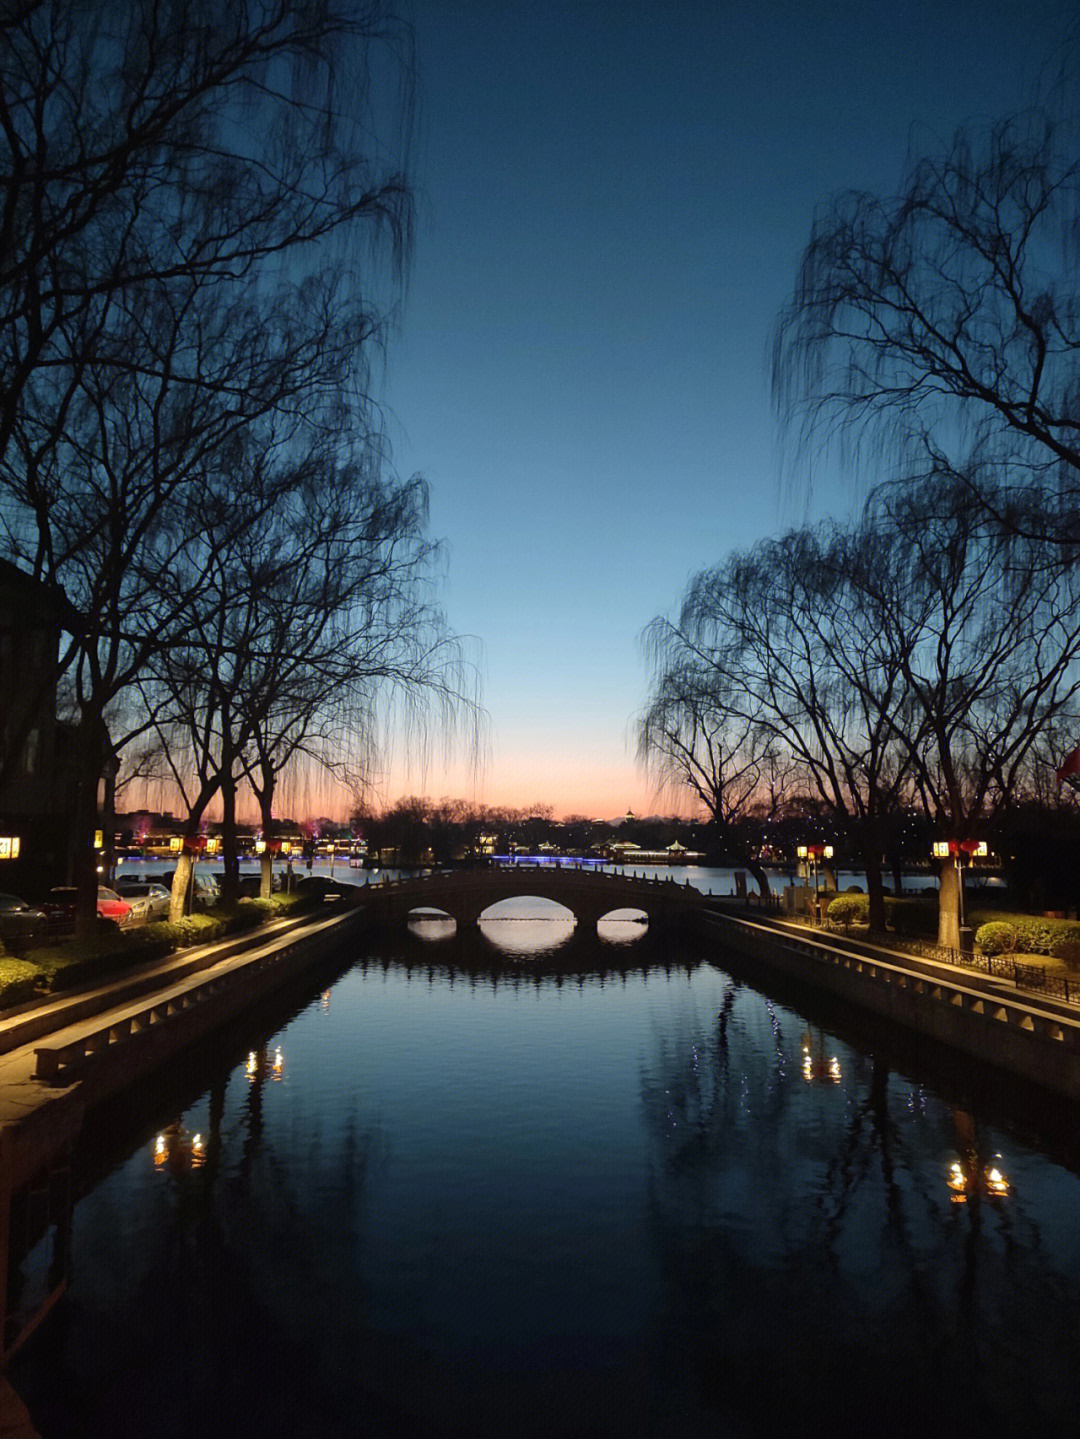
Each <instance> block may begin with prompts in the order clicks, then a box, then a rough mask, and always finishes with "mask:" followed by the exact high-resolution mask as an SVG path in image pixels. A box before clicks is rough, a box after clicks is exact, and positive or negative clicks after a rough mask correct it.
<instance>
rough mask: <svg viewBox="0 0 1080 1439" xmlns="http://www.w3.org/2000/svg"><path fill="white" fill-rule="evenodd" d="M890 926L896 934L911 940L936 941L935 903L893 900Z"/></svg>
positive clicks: (915, 900) (936, 915) (936, 919)
mask: <svg viewBox="0 0 1080 1439" xmlns="http://www.w3.org/2000/svg"><path fill="white" fill-rule="evenodd" d="M891 909H892V926H893V929H894V930H895V931H896V933H897V934H900V935H906V936H908V937H909V938H913V939H928V938H929V939H936V937H937V931H938V907H937V901H936V900H934V901H932V902H931V901H929V900H925V899H894V900H893V902H892V906H891Z"/></svg>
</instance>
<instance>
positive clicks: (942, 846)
mask: <svg viewBox="0 0 1080 1439" xmlns="http://www.w3.org/2000/svg"><path fill="white" fill-rule="evenodd" d="M987 853H988V850H987V848H986V841H985V840H978V839H939V840H935V841H934V858H935V859H951V860H952V862H953V865H954V866H955V868H956V908H957V919H958V931H959V939H960V949H961V951H962V952H963V953H964V954H970V953H971V952H972V949H973V944H972V933H971V929H970V928H969V926H968V922H967V915H966V914H965V912H964V860H965V859H966V860H968V862H969V863H970V861H971V860H973V859H975V858H976V857H978V858H980V859H981V858H983V857H984V856H985V855H986V854H987Z"/></svg>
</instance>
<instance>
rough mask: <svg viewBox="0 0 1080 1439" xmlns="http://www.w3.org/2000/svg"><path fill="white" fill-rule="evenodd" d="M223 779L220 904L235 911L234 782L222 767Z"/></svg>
mask: <svg viewBox="0 0 1080 1439" xmlns="http://www.w3.org/2000/svg"><path fill="white" fill-rule="evenodd" d="M222 768H223V771H224V774H225V778H224V779H223V780H222V784H221V806H222V809H221V850H222V859H223V861H224V865H223V870H222V875H221V902H222V904H223V905H224V906H225V907H226V908H227V909H235V908H236V903H237V900H239V898H240V856H239V854H238V853H237V850H236V782H235V781H234V780H233V778H232V775H231V773H230V772H229V770H228V769H225V766H224V764H223V766H222Z"/></svg>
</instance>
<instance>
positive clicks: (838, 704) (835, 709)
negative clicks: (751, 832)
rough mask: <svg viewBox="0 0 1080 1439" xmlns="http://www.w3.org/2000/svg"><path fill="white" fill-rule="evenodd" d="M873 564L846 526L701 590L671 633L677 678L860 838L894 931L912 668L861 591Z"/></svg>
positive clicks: (697, 580) (733, 566) (748, 558)
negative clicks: (780, 761) (896, 725)
mask: <svg viewBox="0 0 1080 1439" xmlns="http://www.w3.org/2000/svg"><path fill="white" fill-rule="evenodd" d="M878 558H879V559H880V556H879V557H878ZM869 561H870V555H869V553H868V552H867V553H865V554H860V553H859V547H858V546H857V545H852V544H851V537H850V536H849V535H848V534H847V533H846V532H844V531H842V530H841V529H839V528H837V527H835V526H832V525H827V526H822V527H821V528H819V529H818V530H802V531H793V532H791V533H789V534H787V535H785V536H783V537H782V538H780V539H779V540H768V541H762V542H761V543H760V544H758V545H757V546H755V547H753V548H752V549H751V550H749V551H746V552H742V553H736V554H733V555H732V556H730V557H729V558H728V559H727V560H726V561H724V562H723V563H721V564H720V565H718V566H716V567H714V568H713V569H709V570H704V571H702V572H700V573H699V574H697V575H696V576H694V578H693V579H692V580H691V582H690V584H689V586H688V588H687V592H686V595H685V597H684V600H683V605H682V609H681V612H680V616H679V621H678V624H677V625H674V626H672V627H671V629H670V631H669V633H670V635H671V637H672V638H673V640H674V642H675V647H674V651H673V656H674V658H675V659H676V674H679V675H682V674H685V673H686V666H687V659H689V661H690V664H691V665H692V668H693V672H694V674H695V681H694V684H695V688H698V689H701V690H702V691H704V692H711V693H712V694H713V695H715V696H716V698H717V700H718V702H719V703H720V704H721V705H722V707H723V711H724V713H725V715H726V722H727V725H728V729H729V733H733V734H739V733H752V734H754V735H755V736H756V737H757V743H758V744H759V745H760V744H765V745H767V746H768V752H771V753H774V754H778V755H783V756H784V757H785V760H786V765H787V769H788V772H789V787H790V789H791V791H793V792H794V791H796V790H797V791H798V793H799V794H801V795H802V796H805V797H807V798H811V799H813V800H814V801H815V802H816V804H817V805H818V806H819V807H821V808H823V809H824V811H825V813H827V814H828V815H829V816H830V817H831V818H832V820H833V821H834V823H836V824H838V825H839V826H841V827H842V828H843V829H844V831H845V832H846V833H848V834H849V835H851V836H852V838H853V839H854V841H855V844H856V846H857V848H858V850H859V853H860V855H861V857H862V860H863V863H864V865H865V868H866V873H867V880H868V888H869V892H870V903H871V919H872V922H873V923H875V924H876V925H878V926H882V925H883V923H884V904H883V898H882V894H883V890H882V881H881V868H882V866H881V854H882V850H883V848H884V843H883V835H884V830H885V828H886V826H887V824H888V822H889V820H890V819H891V817H892V815H893V814H894V813H895V811H896V809H897V808H898V806H899V804H900V802H901V797H902V795H903V794H904V790H905V785H906V783H907V766H906V763H905V760H904V757H903V755H902V753H901V751H900V750H899V749H898V746H897V743H896V739H895V735H894V730H893V716H894V713H895V711H896V709H897V707H898V706H899V705H900V704H901V702H902V676H901V671H900V666H899V663H898V661H897V659H896V657H895V656H894V655H892V654H890V653H889V651H888V650H887V649H886V648H884V647H883V646H882V643H881V625H880V615H879V614H878V613H876V612H875V609H874V607H873V606H871V605H868V604H866V603H864V601H865V600H866V595H865V592H863V593H860V591H859V590H858V589H856V588H855V587H853V585H852V583H851V577H852V575H853V573H854V572H855V568H856V565H861V564H863V563H864V562H867V563H869ZM661 679H662V681H663V682H664V683H670V680H668V678H667V675H666V673H665V674H662V676H661ZM661 692H662V690H661Z"/></svg>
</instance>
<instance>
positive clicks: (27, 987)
mask: <svg viewBox="0 0 1080 1439" xmlns="http://www.w3.org/2000/svg"><path fill="white" fill-rule="evenodd" d="M43 978H44V976H43V973H42V970H41V966H40V965H38V964H31V963H30V961H29V960H28V959H0V1008H7V1007H8V1006H9V1005H12V1004H22V1003H23V1001H24V1000H27V999H33V997H34V992H35V990H36V989H37V987H38V985H39V984H40V983H41V981H42V979H43Z"/></svg>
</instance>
